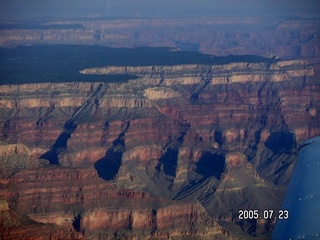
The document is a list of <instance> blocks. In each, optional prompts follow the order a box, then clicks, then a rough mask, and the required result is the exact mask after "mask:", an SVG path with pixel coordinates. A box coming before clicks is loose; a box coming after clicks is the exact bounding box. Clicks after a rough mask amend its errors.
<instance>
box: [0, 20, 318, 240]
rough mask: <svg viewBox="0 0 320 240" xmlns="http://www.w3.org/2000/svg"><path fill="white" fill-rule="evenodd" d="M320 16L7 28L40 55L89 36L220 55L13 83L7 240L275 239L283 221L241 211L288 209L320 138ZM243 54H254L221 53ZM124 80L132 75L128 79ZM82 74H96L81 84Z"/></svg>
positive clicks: (2, 191)
mask: <svg viewBox="0 0 320 240" xmlns="http://www.w3.org/2000/svg"><path fill="white" fill-rule="evenodd" d="M318 23H319V22H318V20H316V19H315V20H310V19H301V20H288V19H258V21H257V19H241V21H239V19H231V20H226V19H197V20H196V19H195V20H178V19H165V20H152V21H146V20H117V21H116V20H113V21H85V22H75V21H73V22H61V23H50V24H54V26H57V24H58V25H59V24H60V25H61V26H65V25H68V24H80V25H81V27H79V25H77V26H78V29H72V28H70V29H50V24H48V28H49V29H1V30H0V32H1V34H0V43H1V46H5V47H12V46H15V45H21V44H22V45H23V44H31V46H24V47H20V49H22V48H25V49H28V50H30V52H31V53H32V51H34V53H33V54H35V52H36V51H38V50H37V48H36V46H33V44H35V43H46V44H48V43H49V44H56V43H59V44H71V45H70V46H69V47H70V48H72V47H73V46H72V44H75V43H77V44H83V45H91V44H99V45H107V46H112V47H123V46H125V47H137V46H152V47H158V46H161V47H163V46H167V47H174V48H169V49H166V50H165V52H166V51H168V52H177V53H180V52H181V49H177V48H176V47H179V46H180V47H181V48H189V47H194V46H196V47H197V50H200V51H201V52H203V53H206V54H213V55H215V56H213V55H209V58H208V59H211V58H212V61H211V60H210V61H209V60H207V58H206V61H199V62H197V60H196V59H194V58H193V57H190V59H191V60H188V61H189V62H182V63H177V64H170V65H167V64H165V63H162V62H161V63H159V64H156V63H152V64H148V62H147V61H146V62H144V63H143V64H139V63H136V64H114V65H111V64H105V65H103V64H97V65H96V66H92V64H88V66H87V67H83V66H84V65H81V68H79V69H77V72H76V73H72V74H74V75H70V76H71V79H70V81H68V82H64V81H62V82H54V81H48V80H46V77H45V76H42V75H41V78H42V79H43V80H41V81H39V82H32V83H28V82H27V83H26V82H24V83H19V84H17V83H15V82H11V83H8V81H6V82H5V84H1V86H0V96H1V98H0V113H1V114H0V126H1V131H0V141H1V142H0V157H1V158H0V159H1V167H0V223H3V224H1V225H2V226H3V227H2V228H1V234H2V235H0V236H1V237H2V238H4V239H15V238H21V239H30V238H31V239H32V237H34V239H46V238H48V236H49V237H51V239H61V238H63V239H170V238H171V239H259V238H268V237H270V234H271V232H272V230H273V226H274V224H275V220H274V219H256V220H242V219H239V210H245V209H247V210H253V209H257V210H259V211H260V212H263V211H264V210H268V209H272V210H275V211H276V210H278V209H280V207H281V202H282V200H283V197H284V194H285V191H286V187H287V184H288V182H289V180H290V176H291V173H292V171H293V169H294V166H295V162H296V158H297V152H298V149H299V147H300V146H301V144H302V143H303V142H304V141H305V140H307V139H309V138H312V137H314V136H317V135H320V114H319V113H320V81H319V76H320V67H319V66H320V61H319V55H320V54H319V40H318V36H319V34H318V33H319V29H318V28H317V27H316V26H317V24H318ZM168 25H172V26H173V27H172V28H173V29H171V30H170V28H168V27H167V26H168ZM190 26H192V27H190ZM318 26H319V24H318ZM128 29H129V30H128ZM161 29H163V31H160V30H161ZM168 29H169V30H168ZM183 29H186V30H183ZM208 29H211V31H208ZM168 31H169V32H168ZM170 31H172V33H170ZM175 31H178V32H179V33H180V34H179V35H175V34H174V33H173V32H175ZM155 33H157V34H155ZM159 34H162V35H161V36H162V37H160V36H159ZM230 34H231V35H230ZM49 37H50V38H49ZM121 39H123V40H121ZM225 39H227V40H225ZM156 40H157V41H156ZM230 41H231V42H230ZM223 44H225V45H226V46H225V47H223ZM48 46H49V45H48ZM66 46H67V45H66ZM43 47H44V48H45V47H46V45H43ZM91 47H92V46H91ZM91 47H90V46H88V49H89V48H91ZM66 48H68V46H67V47H66ZM32 49H34V50H32ZM133 50H134V49H133ZM143 51H147V50H143ZM88 52H89V51H88ZM235 53H237V55H244V56H243V57H237V56H232V55H231V56H229V58H226V59H225V58H217V57H216V56H226V55H230V54H235ZM164 54H165V53H164ZM190 54H191V53H190ZM253 54H255V55H257V56H253ZM30 55H32V54H30ZM249 55H250V56H249ZM170 56H171V55H170ZM185 56H188V55H185ZM190 56H191V55H190ZM192 56H194V55H192ZM15 57H16V58H19V57H18V56H15ZM111 57H112V55H110V56H105V58H111ZM206 57H208V55H206ZM47 58H50V56H47ZM159 58H161V54H159ZM12 59H13V58H12ZM12 59H11V60H12ZM171 60H172V59H171ZM171 60H170V61H171ZM3 61H4V60H3ZM6 61H7V60H6ZM12 61H14V60H12ZM43 61H44V60H43ZM150 61H151V60H150ZM179 61H180V60H179ZM68 67H69V68H72V67H73V66H72V64H70V66H68ZM17 69H18V68H17ZM35 71H36V70H35ZM66 71H67V70H66ZM123 75H125V76H130V77H129V78H128V79H126V80H125V81H123V80H122V81H117V78H120V77H121V76H123ZM78 76H81V78H82V79H86V78H94V81H88V82H86V81H72V79H75V78H76V77H78ZM106 76H113V78H114V80H112V81H111V80H110V81H109V80H108V81H105V80H104V79H105V77H106ZM28 77H30V81H31V78H32V73H31V75H30V76H28ZM34 229H37V230H36V232H32V231H35V230H34ZM28 232H29V233H30V232H31V233H30V234H33V236H31V235H30V234H29V235H27V233H28ZM41 234H42V235H41Z"/></svg>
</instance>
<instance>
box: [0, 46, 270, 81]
mask: <svg viewBox="0 0 320 240" xmlns="http://www.w3.org/2000/svg"><path fill="white" fill-rule="evenodd" d="M274 61H276V60H275V59H268V58H263V57H259V56H249V55H244V56H233V55H230V56H227V57H215V56H212V55H206V54H201V53H198V52H184V51H173V49H170V48H147V47H140V48H132V49H129V48H109V47H103V46H78V45H76V46H71V45H33V46H21V47H16V48H12V49H5V48H0V84H23V83H41V82H115V81H126V80H128V79H132V78H135V77H134V76H127V75H123V76H106V75H104V76H89V75H81V74H80V73H79V71H80V70H81V69H84V68H92V67H103V66H148V65H178V64H209V65H218V64H226V63H231V62H274Z"/></svg>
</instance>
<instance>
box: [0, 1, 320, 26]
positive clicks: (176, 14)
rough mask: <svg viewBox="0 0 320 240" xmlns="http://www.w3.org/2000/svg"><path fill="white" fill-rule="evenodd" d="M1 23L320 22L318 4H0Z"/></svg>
mask: <svg viewBox="0 0 320 240" xmlns="http://www.w3.org/2000/svg"><path fill="white" fill-rule="evenodd" d="M0 6H1V8H0V21H2V22H6V21H15V20H18V21H19V20H35V19H41V20H44V21H46V20H48V21H51V20H52V21H56V20H75V19H79V18H102V19H126V18H132V19H140V18H202V17H203V18H214V17H259V16H260V17H268V16H270V17H305V18H308V17H310V18H320V3H319V1H317V0H305V1H303V2H301V1H297V0H278V1H276V0H271V1H266V0H260V1H256V0H241V1H240V0H239V1H236V2H235V1H233V0H224V1H223V0H199V1H193V0H184V1H183V0H181V1H177V0H176V1H169V0H163V1H156V0H135V1H130V0H119V1H114V0H93V1H90V2H88V1H84V0H64V1H62V0H58V1H40V0H29V1H26V2H23V3H22V4H21V2H20V1H18V0H0Z"/></svg>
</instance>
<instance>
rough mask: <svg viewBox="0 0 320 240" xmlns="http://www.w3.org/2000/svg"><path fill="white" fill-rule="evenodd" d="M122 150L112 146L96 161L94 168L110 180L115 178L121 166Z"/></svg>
mask: <svg viewBox="0 0 320 240" xmlns="http://www.w3.org/2000/svg"><path fill="white" fill-rule="evenodd" d="M122 154H123V153H122V151H116V150H114V149H112V148H110V149H109V150H108V151H107V153H106V155H105V156H104V157H103V158H101V159H99V160H98V161H96V162H95V164H94V168H95V169H96V170H97V172H98V175H99V177H101V178H102V179H104V180H106V181H109V180H112V179H114V178H115V176H116V175H117V173H118V171H119V168H120V166H121V158H122Z"/></svg>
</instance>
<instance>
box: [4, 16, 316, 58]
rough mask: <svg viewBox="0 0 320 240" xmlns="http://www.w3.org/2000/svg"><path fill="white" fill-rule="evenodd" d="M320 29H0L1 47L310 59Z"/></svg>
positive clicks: (216, 22)
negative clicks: (154, 50)
mask: <svg viewBox="0 0 320 240" xmlns="http://www.w3.org/2000/svg"><path fill="white" fill-rule="evenodd" d="M73 25H74V26H76V27H75V28H74V29H73V28H70V26H73ZM319 25H320V23H319V20H318V19H307V18H305V19H304V18H299V19H286V18H262V17H261V18H259V17H256V18H254V17H251V18H213V19H207V18H202V19H139V20H138V19H135V20H132V19H128V20H93V21H65V22H52V23H50V22H49V23H48V22H45V23H43V24H40V25H39V27H38V28H37V27H36V26H34V29H32V28H31V29H26V28H23V27H21V29H19V28H18V27H16V28H15V29H11V28H10V27H8V28H5V27H4V28H3V29H1V30H0V45H1V46H16V45H20V44H24V45H25V44H34V43H50V44H88V45H93V44H99V45H106V46H111V47H140V46H149V47H163V46H167V47H177V48H181V49H183V50H192V51H200V52H203V53H208V54H213V55H217V56H226V55H230V54H237V55H244V54H256V55H262V56H279V57H301V56H308V57H310V56H317V55H319V54H320V47H319V44H318V42H319V28H318V26H319ZM8 26H10V25H8ZM79 26H81V27H79ZM178 32H179V34H177V33H178Z"/></svg>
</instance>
